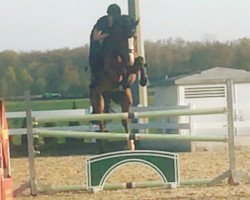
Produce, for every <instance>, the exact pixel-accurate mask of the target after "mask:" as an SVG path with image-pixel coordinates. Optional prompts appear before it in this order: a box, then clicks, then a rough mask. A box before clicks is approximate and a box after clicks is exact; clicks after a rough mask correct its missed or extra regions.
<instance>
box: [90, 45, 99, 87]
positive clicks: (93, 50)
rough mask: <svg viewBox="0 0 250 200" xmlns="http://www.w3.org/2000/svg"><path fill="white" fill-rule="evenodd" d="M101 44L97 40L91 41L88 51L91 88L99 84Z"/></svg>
mask: <svg viewBox="0 0 250 200" xmlns="http://www.w3.org/2000/svg"><path fill="white" fill-rule="evenodd" d="M100 62H101V45H100V43H99V42H92V44H91V46H90V53H89V65H90V70H91V83H90V87H91V88H93V87H95V86H97V85H99V84H100V65H101V63H100Z"/></svg>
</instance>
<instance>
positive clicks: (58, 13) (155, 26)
mask: <svg viewBox="0 0 250 200" xmlns="http://www.w3.org/2000/svg"><path fill="white" fill-rule="evenodd" d="M112 3H117V4H118V5H120V7H121V9H122V13H123V14H128V8H127V0H0V52H1V51H4V50H14V51H47V50H53V49H60V48H75V47H80V46H84V45H86V44H88V43H89V35H90V31H91V29H92V27H93V25H94V24H95V22H96V21H97V19H98V18H99V17H101V16H103V15H105V14H106V10H107V7H108V5H110V4H112ZM249 8H250V0H140V23H141V27H142V38H143V39H144V40H150V41H157V40H164V39H168V38H182V39H184V40H186V41H206V40H217V41H221V42H225V41H230V40H237V39H240V38H243V37H250V24H249V23H250V22H249V19H250V11H249Z"/></svg>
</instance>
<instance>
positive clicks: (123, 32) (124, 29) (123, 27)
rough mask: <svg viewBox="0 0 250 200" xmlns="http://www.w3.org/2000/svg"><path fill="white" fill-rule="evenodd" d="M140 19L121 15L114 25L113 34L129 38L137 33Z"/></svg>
mask: <svg viewBox="0 0 250 200" xmlns="http://www.w3.org/2000/svg"><path fill="white" fill-rule="evenodd" d="M138 24H139V20H137V21H135V20H134V19H133V18H132V17H130V16H128V15H121V16H120V17H118V18H117V19H116V20H115V22H114V25H113V34H117V35H119V37H120V38H122V39H128V38H131V37H133V36H134V35H135V32H136V26H137V25H138Z"/></svg>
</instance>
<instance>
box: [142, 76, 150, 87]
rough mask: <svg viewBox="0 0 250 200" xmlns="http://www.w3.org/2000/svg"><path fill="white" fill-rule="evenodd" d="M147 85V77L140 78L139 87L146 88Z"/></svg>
mask: <svg viewBox="0 0 250 200" xmlns="http://www.w3.org/2000/svg"><path fill="white" fill-rule="evenodd" d="M147 83H148V79H147V77H145V78H142V79H141V80H140V85H141V86H142V87H144V86H146V85H147Z"/></svg>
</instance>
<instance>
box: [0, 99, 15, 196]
mask: <svg viewBox="0 0 250 200" xmlns="http://www.w3.org/2000/svg"><path fill="white" fill-rule="evenodd" d="M12 186H13V182H12V177H11V168H10V151H9V130H8V124H7V120H6V117H5V108H4V104H3V101H2V100H0V200H13V193H12Z"/></svg>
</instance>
